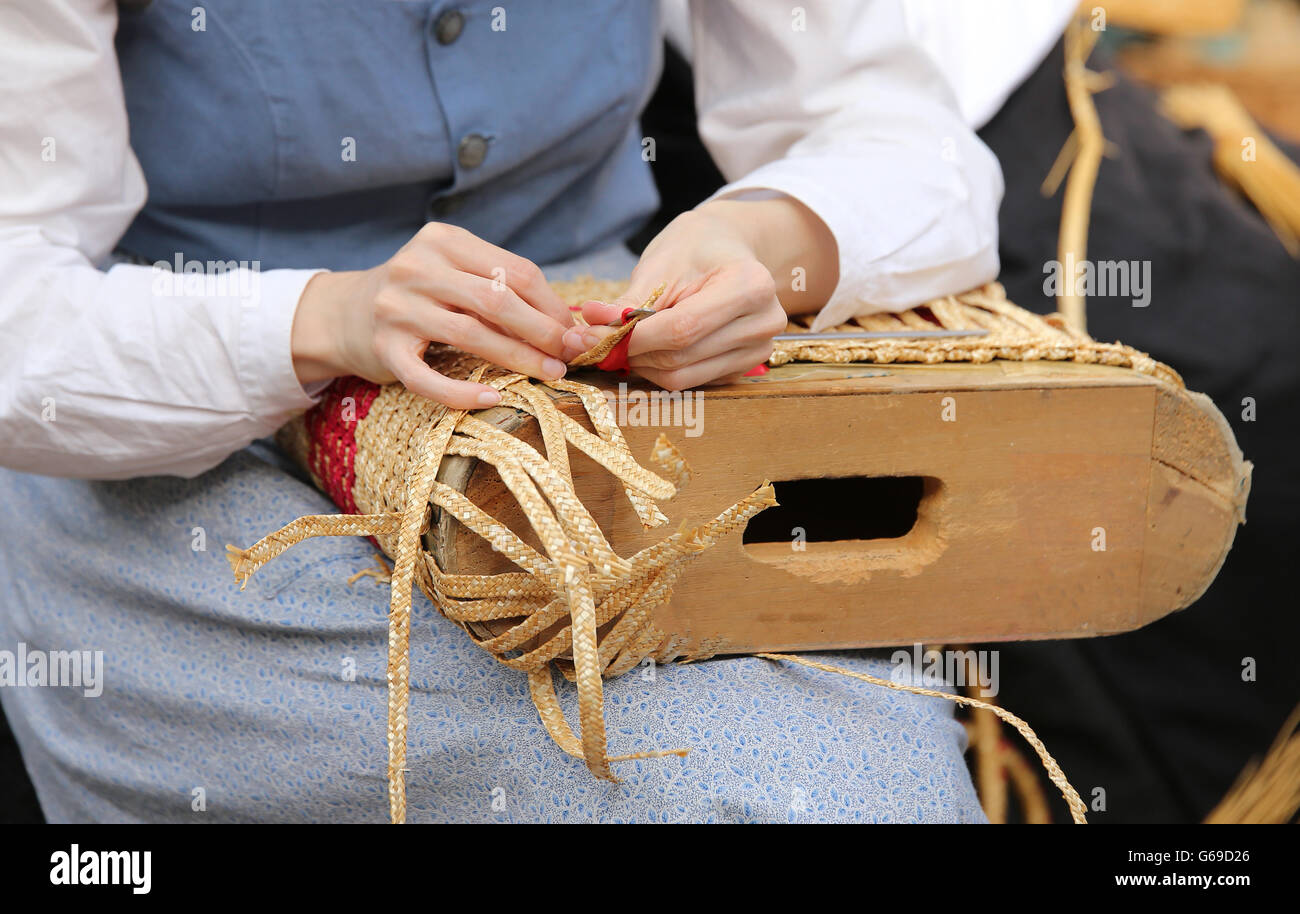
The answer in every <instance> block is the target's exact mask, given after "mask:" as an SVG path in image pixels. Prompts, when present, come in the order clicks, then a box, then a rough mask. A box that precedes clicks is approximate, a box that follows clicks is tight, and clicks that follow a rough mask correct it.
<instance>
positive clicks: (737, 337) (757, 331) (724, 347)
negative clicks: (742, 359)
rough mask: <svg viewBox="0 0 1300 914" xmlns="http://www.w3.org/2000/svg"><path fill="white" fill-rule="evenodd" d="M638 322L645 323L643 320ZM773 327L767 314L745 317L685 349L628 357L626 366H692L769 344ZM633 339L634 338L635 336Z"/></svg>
mask: <svg viewBox="0 0 1300 914" xmlns="http://www.w3.org/2000/svg"><path fill="white" fill-rule="evenodd" d="M646 320H649V318H646ZM641 323H642V324H644V323H645V321H642V322H641ZM774 326H775V322H774V321H773V320H772V319H770V318H769V317H768V315H766V314H747V315H745V316H743V317H741V318H739V319H737V320H734V321H732V322H731V323H729V324H727V325H726V326H724V327H723V328H722V329H720V330H718V331H717V332H716V333H711V334H709V335H708V336H706V337H705V338H704V339H702V340H700V342H698V343H696V344H694V345H693V346H687V347H686V348H685V349H656V350H655V351H653V352H643V353H641V354H640V355H637V356H632V357H630V358H629V359H628V365H629V366H631V367H632V368H657V369H659V370H661V371H674V370H676V369H679V368H685V367H686V366H687V365H693V364H695V363H696V362H703V361H705V360H706V359H711V358H713V357H714V356H716V355H721V354H723V353H727V352H731V351H732V350H733V349H742V348H744V347H746V346H757V345H759V344H760V343H764V342H767V341H770V340H771V338H772V337H773V336H774V335H775V334H774V333H773V332H771V331H772V329H773V327H774ZM780 329H781V330H784V329H785V322H784V320H782V321H781V325H780ZM640 332H641V325H640V324H638V325H637V329H636V333H640ZM633 336H634V337H635V333H634V334H633ZM628 348H629V349H630V348H631V347H630V346H629V347H628ZM750 367H751V368H752V367H753V366H752V365H751V366H750Z"/></svg>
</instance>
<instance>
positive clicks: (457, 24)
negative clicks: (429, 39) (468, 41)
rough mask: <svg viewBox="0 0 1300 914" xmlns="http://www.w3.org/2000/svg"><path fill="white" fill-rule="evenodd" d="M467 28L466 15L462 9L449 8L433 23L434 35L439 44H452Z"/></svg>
mask: <svg viewBox="0 0 1300 914" xmlns="http://www.w3.org/2000/svg"><path fill="white" fill-rule="evenodd" d="M464 28H465V16H464V14H462V13H461V11H460V10H447V11H446V12H445V13H443V14H442V15H441V16H439V17H438V18H437V20H436V21H435V22H434V23H433V37H434V38H437V39H438V44H451V43H452V42H453V41H455V40H456V39H457V38H459V37H460V33H461V31H462V30H463V29H464Z"/></svg>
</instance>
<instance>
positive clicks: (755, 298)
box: [628, 261, 781, 356]
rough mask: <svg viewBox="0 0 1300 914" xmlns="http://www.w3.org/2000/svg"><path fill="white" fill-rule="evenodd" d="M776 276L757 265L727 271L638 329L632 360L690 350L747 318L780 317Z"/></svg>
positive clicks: (737, 265)
mask: <svg viewBox="0 0 1300 914" xmlns="http://www.w3.org/2000/svg"><path fill="white" fill-rule="evenodd" d="M780 308H781V306H780V302H779V301H778V300H777V297H776V288H775V286H774V285H773V282H772V275H771V274H770V273H769V272H768V271H767V269H766V268H765V267H763V265H762V264H760V263H758V262H757V261H752V262H745V263H735V264H730V265H727V266H724V267H722V268H720V269H719V270H717V271H716V272H715V273H713V274H711V275H710V276H709V277H708V278H707V280H706V281H704V282H703V283H702V284H701V285H700V286H699V288H698V289H696V290H695V291H694V292H693V293H691V294H683V295H682V296H681V297H680V298H678V299H677V300H676V302H675V303H674V304H673V307H671V308H669V309H668V310H666V311H661V312H660V313H658V314H655V315H654V316H653V317H647V318H646V319H645V320H643V321H641V323H640V324H639V325H637V328H636V333H634V334H632V343H631V345H630V346H629V347H628V356H637V355H641V354H642V353H645V352H654V351H655V350H657V349H687V348H690V347H691V346H693V345H695V344H696V343H698V342H700V341H701V340H703V339H705V338H706V337H708V336H710V335H711V334H714V333H716V332H718V330H720V329H721V328H722V327H723V326H725V325H727V324H729V323H731V322H733V321H735V320H737V319H739V318H741V317H743V316H745V315H747V314H758V313H767V314H769V315H771V316H773V319H774V317H775V316H777V315H779V313H781V312H780Z"/></svg>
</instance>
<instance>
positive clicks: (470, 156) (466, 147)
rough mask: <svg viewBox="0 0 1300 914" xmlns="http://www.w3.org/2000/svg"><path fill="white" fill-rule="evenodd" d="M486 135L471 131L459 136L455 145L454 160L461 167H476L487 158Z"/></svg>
mask: <svg viewBox="0 0 1300 914" xmlns="http://www.w3.org/2000/svg"><path fill="white" fill-rule="evenodd" d="M487 151H488V141H487V137H485V136H483V135H482V134H480V133H471V134H468V135H466V136H464V137H462V138H461V141H460V145H459V146H457V147H456V161H457V162H459V163H460V167H461V168H478V167H479V166H480V165H482V164H483V160H484V159H486V158H487Z"/></svg>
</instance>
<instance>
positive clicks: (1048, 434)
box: [426, 362, 1250, 656]
mask: <svg viewBox="0 0 1300 914" xmlns="http://www.w3.org/2000/svg"><path fill="white" fill-rule="evenodd" d="M583 380H588V381H592V382H593V383H598V384H600V385H601V386H603V387H604V388H605V389H606V390H608V391H609V392H610V394H611V396H612V397H613V398H614V401H615V402H614V405H615V408H616V410H622V411H623V412H624V413H625V414H627V413H628V412H629V410H630V409H631V407H633V406H634V405H635V403H636V402H637V398H638V397H645V396H646V395H647V394H648V393H649V392H650V390H651V389H650V388H649V387H647V386H644V385H642V384H639V383H638V382H636V381H632V382H631V383H630V384H624V386H623V387H622V388H621V389H620V387H619V382H618V381H617V380H616V379H610V378H609V377H607V376H603V377H602V376H584V378H583ZM696 393H699V394H700V396H701V400H700V401H698V409H699V415H698V418H699V420H700V424H699V426H698V429H697V430H698V432H699V434H698V435H696V436H692V435H688V432H689V431H692V429H690V428H688V427H687V426H686V425H685V424H684V422H683V423H679V424H677V425H673V424H665V422H667V421H670V420H672V419H673V418H677V419H680V420H685V419H687V418H689V414H683V413H682V412H680V411H678V412H677V413H676V414H672V415H667V416H664V415H661V416H660V417H659V418H660V424H658V425H654V426H649V425H635V424H633V425H627V426H625V427H624V428H623V431H624V434H625V435H626V436H627V439H628V442H629V445H630V446H631V449H632V453H633V454H634V455H635V456H636V457H637V458H638V459H639V460H642V461H645V460H646V459H647V457H648V454H649V452H650V448H651V446H652V444H653V442H654V440H655V438H656V437H657V436H658V435H659V434H660V433H661V432H663V433H666V434H667V435H668V437H669V438H670V439H671V440H672V441H673V443H674V444H675V445H676V446H677V447H678V449H679V450H680V451H681V452H682V453H683V454H684V455H685V457H686V460H687V461H688V463H689V464H690V465H691V467H692V469H693V471H694V478H693V479H692V481H691V482H690V484H689V485H687V486H686V488H685V489H684V491H682V492H681V493H680V494H679V495H678V496H677V497H676V498H674V499H673V500H672V501H670V502H668V503H666V504H664V505H663V508H664V510H665V512H666V513H667V514H668V515H669V517H670V519H671V520H672V524H673V526H672V527H668V528H659V529H655V530H649V531H646V530H643V529H642V528H641V526H640V524H639V522H638V521H637V519H636V516H635V514H634V513H633V512H632V510H631V508H630V507H629V506H628V504H627V501H626V499H625V498H624V497H623V495H622V492H621V490H620V489H619V487H618V486H617V484H616V482H615V480H614V478H613V477H612V476H611V475H610V474H608V473H607V472H606V471H604V470H603V469H602V468H600V467H598V466H597V465H596V464H595V463H594V462H593V461H591V460H590V459H589V458H587V457H586V456H585V455H582V454H580V453H576V452H574V451H572V450H571V459H572V466H573V472H574V479H575V483H576V486H577V490H578V494H579V495H580V496H581V497H582V499H583V502H584V504H586V505H587V507H588V508H589V509H590V511H591V513H592V515H593V517H594V518H595V520H596V521H597V522H598V523H599V524H600V526H601V529H602V530H604V531H605V533H606V535H607V536H608V538H609V541H610V543H611V544H612V545H613V546H614V548H615V550H616V551H617V552H619V554H621V555H629V554H631V553H633V552H635V551H636V550H638V549H641V548H643V547H645V546H648V545H650V544H651V543H653V542H657V541H658V540H660V539H662V538H663V537H664V536H665V535H666V533H665V530H668V531H671V530H672V529H674V528H675V527H676V525H677V524H678V523H680V522H682V521H683V520H685V521H688V522H689V523H691V524H696V523H700V522H702V521H704V520H707V519H710V518H712V517H714V516H716V515H717V514H718V513H719V512H720V511H722V510H723V509H725V508H726V507H728V506H729V505H731V504H733V503H734V502H736V501H737V500H739V499H740V498H742V497H743V496H745V495H747V494H748V493H749V492H750V491H752V490H753V489H754V488H755V487H757V486H758V485H759V484H760V483H762V482H763V481H764V480H771V481H773V482H774V483H775V484H776V492H777V498H778V500H782V499H784V503H783V506H782V508H780V509H769V511H777V510H781V511H782V512H783V513H782V514H781V515H780V517H779V518H778V520H780V521H781V522H782V523H788V525H789V530H785V529H779V530H776V531H773V530H771V529H770V527H771V524H770V523H768V522H767V521H765V519H764V517H763V515H761V514H760V515H759V516H758V517H756V518H755V519H754V520H752V521H751V522H750V527H749V530H748V531H747V534H748V535H749V539H750V540H766V541H751V542H745V541H744V537H742V535H741V534H739V533H736V534H733V535H731V536H729V537H726V538H724V539H723V540H721V541H720V542H719V543H717V545H715V546H714V547H713V548H712V549H710V550H708V551H706V552H704V553H702V554H701V555H700V556H699V558H697V559H696V560H695V561H694V563H693V564H692V565H691V566H690V567H689V568H688V570H687V571H686V573H685V575H684V576H683V577H682V579H681V581H680V582H679V583H678V585H677V587H676V589H675V591H674V594H673V598H672V600H671V601H670V602H669V603H668V604H666V605H665V606H663V607H660V609H658V610H657V611H656V616H655V621H656V624H657V625H658V626H659V627H660V628H661V629H663V630H664V631H665V632H668V633H669V634H670V636H676V637H677V638H679V639H680V640H681V643H680V646H679V647H678V649H677V652H678V654H679V655H682V656H700V655H707V654H712V653H744V652H753V651H761V650H816V649H830V648H853V647H873V646H886V645H900V644H911V643H914V642H926V643H952V642H965V641H1001V640H1020V639H1036V638H1062V637H1076V636H1087V635H1100V634H1106V633H1112V632H1121V631H1127V630H1130V629H1134V628H1138V627H1140V626H1142V625H1145V624H1147V623H1149V622H1151V621H1153V620H1155V619H1158V618H1160V617H1161V616H1163V615H1165V614H1167V613H1169V612H1171V611H1173V610H1175V609H1179V608H1181V607H1183V606H1186V605H1188V604H1190V603H1191V602H1192V601H1193V600H1195V599H1196V597H1197V596H1199V595H1200V594H1201V593H1202V592H1203V591H1204V590H1205V588H1206V587H1208V586H1209V583H1210V581H1212V580H1213V578H1214V575H1215V573H1217V571H1218V568H1219V566H1220V565H1221V564H1222V561H1223V558H1224V556H1225V555H1226V554H1227V550H1228V549H1229V548H1230V546H1231V544H1232V539H1233V536H1234V533H1235V530H1236V525H1237V523H1238V522H1239V521H1240V520H1241V518H1242V508H1243V506H1244V503H1245V497H1246V494H1247V491H1248V487H1249V474H1250V465H1249V464H1248V463H1245V462H1244V461H1243V460H1242V458H1241V453H1240V451H1239V450H1238V449H1237V446H1236V442H1235V440H1234V438H1233V436H1232V432H1231V430H1230V429H1229V428H1228V426H1227V423H1226V422H1224V421H1223V418H1222V416H1221V415H1220V414H1219V413H1218V411H1217V410H1216V409H1215V408H1214V406H1213V405H1212V404H1211V403H1210V402H1209V400H1208V399H1206V398H1204V397H1201V396H1199V395H1196V394H1190V393H1188V392H1186V391H1182V390H1179V389H1176V388H1173V387H1170V386H1168V385H1166V384H1164V383H1162V382H1159V381H1156V380H1154V379H1152V378H1150V377H1148V376H1146V375H1142V374H1139V373H1136V372H1133V371H1128V370H1124V369H1118V368H1109V367H1103V366H1094V365H1081V364H1075V363H1069V362H1061V363H1056V362H1036V363H1017V362H993V363H990V364H985V365H968V364H944V365H935V366H921V365H915V366H913V365H908V366H895V365H890V366H880V365H848V366H828V365H797V364H796V365H787V366H782V367H781V368H777V369H774V370H772V371H771V372H770V373H768V374H767V375H765V376H764V377H762V378H756V379H746V380H745V381H744V382H742V383H739V384H736V385H732V386H729V387H723V388H715V389H710V390H707V391H702V392H696ZM558 404H559V405H560V406H561V408H562V409H564V410H565V411H566V412H568V413H569V414H570V415H572V416H574V417H575V418H581V419H585V417H584V416H583V415H582V411H581V409H580V408H579V407H578V406H577V403H576V400H574V399H573V398H568V397H561V398H560V399H559V401H558ZM483 415H484V417H485V418H489V419H490V421H493V422H495V423H497V424H498V425H500V427H502V428H504V429H506V430H509V431H511V432H512V433H513V434H516V435H518V436H519V437H521V438H522V439H524V440H526V441H528V442H529V443H530V444H532V445H533V446H535V447H538V448H539V449H541V447H542V445H541V442H540V436H539V435H538V434H537V430H536V428H535V426H534V424H533V420H532V419H531V417H527V416H525V415H523V414H521V413H518V412H516V411H515V410H512V409H505V408H498V409H496V410H492V411H490V412H489V413H485V414H483ZM632 415H634V416H635V413H632ZM439 478H441V479H442V480H443V481H444V482H448V483H449V484H451V485H453V486H455V487H456V488H458V489H461V490H462V491H465V492H466V494H467V495H468V496H469V497H470V498H471V500H473V501H474V502H475V503H477V504H478V505H480V506H481V507H483V508H484V509H485V510H486V511H487V512H488V513H489V514H492V515H493V516H494V517H497V518H498V519H500V520H501V521H502V522H504V523H505V524H507V526H509V527H511V528H512V529H513V530H515V531H516V532H517V533H519V534H520V535H521V536H522V537H523V538H524V539H525V540H526V541H528V542H529V543H531V544H533V545H534V546H540V544H539V543H538V541H537V538H536V537H535V535H533V534H532V531H531V530H530V529H529V528H528V524H527V522H526V521H525V520H524V518H523V515H522V512H520V510H519V508H518V505H517V504H516V503H515V502H514V500H513V498H512V497H511V496H510V494H509V493H508V492H507V491H505V488H504V486H503V485H502V484H501V482H500V480H499V478H498V477H497V476H496V473H495V471H494V470H493V469H492V468H491V467H479V466H476V465H475V462H474V461H471V460H468V459H466V458H449V459H447V460H445V461H444V463H443V467H442V471H441V472H440V474H439ZM804 480H826V482H821V483H802V484H801V482H800V481H804ZM913 511H914V518H913V516H912V512H913ZM882 523H883V524H884V527H890V525H892V528H891V529H890V530H889V531H888V532H889V534H890V535H887V536H886V535H881V536H873V535H870V534H871V532H872V531H873V530H878V529H884V527H882V526H881V524H882ZM760 528H767V530H766V535H765V536H760V535H758V532H759V530H760ZM795 528H801V530H802V532H803V537H804V540H803V542H799V536H798V531H796V529H795ZM846 531H848V533H847V535H846ZM854 531H863V532H864V535H863V536H858V535H855V534H854ZM426 541H427V546H428V548H429V550H430V552H432V553H433V554H434V555H435V556H436V557H437V558H438V561H439V564H440V565H441V567H443V569H444V570H446V571H450V572H460V573H478V574H488V573H495V572H499V571H507V570H514V569H513V566H511V565H510V564H509V563H508V561H506V560H505V559H504V558H503V557H502V556H500V555H499V554H497V553H495V552H493V551H492V550H491V549H490V548H489V547H488V546H487V545H486V544H485V543H484V542H483V541H482V540H480V539H479V538H478V537H476V536H474V535H473V534H469V533H467V532H466V531H465V530H464V529H463V528H462V527H461V526H460V524H459V523H458V522H457V521H456V520H455V519H454V518H451V517H450V516H446V515H443V516H441V517H439V518H438V519H437V522H436V523H435V524H434V525H433V528H432V529H431V531H430V533H429V535H428V537H427V540H426ZM1103 546H1104V548H1102V547H1103Z"/></svg>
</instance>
